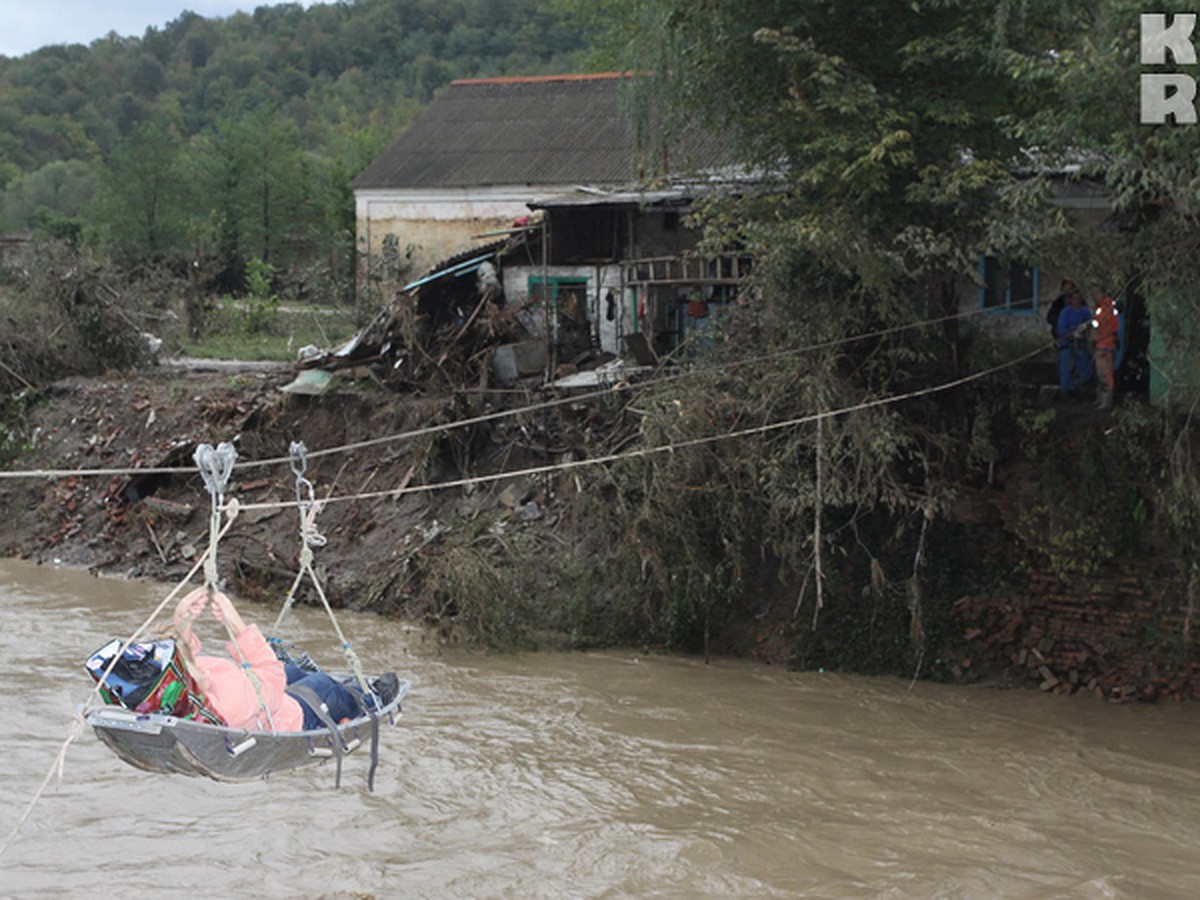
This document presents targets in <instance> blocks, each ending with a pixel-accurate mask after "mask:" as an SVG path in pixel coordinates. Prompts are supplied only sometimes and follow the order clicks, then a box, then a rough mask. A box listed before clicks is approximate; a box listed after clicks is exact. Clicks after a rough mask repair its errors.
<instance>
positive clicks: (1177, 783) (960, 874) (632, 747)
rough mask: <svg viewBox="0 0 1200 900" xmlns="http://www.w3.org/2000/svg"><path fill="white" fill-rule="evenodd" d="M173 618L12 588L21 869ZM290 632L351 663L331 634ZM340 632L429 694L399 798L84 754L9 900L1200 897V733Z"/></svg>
mask: <svg viewBox="0 0 1200 900" xmlns="http://www.w3.org/2000/svg"><path fill="white" fill-rule="evenodd" d="M165 591H166V589H165V588H162V587H161V586H157V585H147V584H129V583H123V582H118V581H106V580H100V579H96V578H92V577H89V576H88V575H86V574H84V573H80V572H77V571H70V570H62V569H54V568H51V567H35V566H32V565H29V564H26V563H18V562H4V561H0V608H2V614H3V620H2V621H3V628H0V650H2V652H0V685H3V690H0V758H2V759H3V765H4V779H3V785H4V790H3V800H0V831H2V834H0V839H2V838H3V836H5V835H8V834H9V833H10V831H11V829H12V828H13V826H14V824H15V823H16V822H17V820H18V818H19V816H20V814H21V812H22V810H23V808H24V807H25V806H26V804H27V803H28V801H29V800H30V799H31V798H32V797H33V796H34V795H35V793H36V791H37V789H38V786H39V785H40V784H41V782H42V779H43V778H44V777H45V776H46V773H47V772H48V771H49V770H50V767H51V765H52V763H53V761H54V759H55V756H56V755H57V753H58V750H59V748H60V747H61V746H62V744H63V741H64V739H65V738H66V736H67V734H68V731H69V726H70V722H71V720H72V716H73V714H74V711H75V709H76V707H77V706H78V704H80V703H81V702H83V701H84V700H85V699H86V698H87V696H88V692H89V690H90V686H89V682H88V680H87V676H86V675H85V673H84V672H83V670H82V668H81V661H82V659H83V658H84V657H85V656H86V655H87V654H88V653H89V652H90V651H91V650H93V649H95V648H96V647H97V646H99V645H100V644H101V643H103V642H104V641H105V640H106V639H108V638H109V637H113V636H127V635H128V634H130V633H131V632H132V631H133V630H134V628H136V627H137V626H138V625H139V624H140V623H141V621H142V620H143V619H144V618H145V617H146V615H147V614H148V613H149V611H150V610H151V609H153V607H154V606H155V605H156V603H157V602H158V600H159V599H161V598H162V597H163V596H164V595H165ZM246 612H247V613H248V617H252V618H256V619H258V620H259V621H267V622H270V621H272V620H273V618H274V616H273V611H270V610H266V609H265V608H260V607H254V606H248V607H247V609H246ZM290 621H291V625H290V627H288V628H287V629H286V630H287V634H286V636H287V637H288V638H289V639H291V640H294V641H296V642H297V643H300V644H301V645H303V646H305V647H306V648H307V649H309V650H310V651H312V652H313V653H314V655H315V656H317V657H318V659H321V660H324V661H326V662H328V663H336V662H337V657H338V656H340V654H339V653H337V651H336V644H335V642H334V640H333V639H332V632H331V629H330V628H329V625H328V620H327V619H325V618H324V615H323V614H322V613H320V612H318V611H316V610H309V609H305V610H300V611H298V612H297V613H296V614H295V616H294V618H292V619H291V620H290ZM339 622H340V623H341V625H342V627H343V629H344V630H345V631H346V633H347V636H348V637H349V638H350V639H351V640H352V641H353V642H354V645H355V647H356V649H357V650H358V652H359V654H360V656H361V657H362V659H363V662H364V665H365V667H366V668H367V669H368V670H378V669H381V668H396V669H397V670H398V671H399V672H400V673H401V675H402V676H403V677H406V678H408V679H409V680H411V681H412V684H413V689H412V692H411V694H410V696H409V699H408V702H407V704H406V708H405V715H404V717H403V719H401V721H400V722H399V723H398V724H397V726H396V727H394V728H388V729H386V730H385V732H384V735H383V740H382V760H381V764H380V768H379V772H378V775H377V778H376V791H375V793H373V794H372V793H368V792H367V790H366V768H367V766H366V763H367V758H366V755H365V754H363V755H362V756H359V755H357V754H356V755H355V756H354V757H352V758H350V759H349V760H347V763H346V770H345V773H344V776H343V783H342V788H341V790H335V789H334V772H333V767H332V765H330V766H325V767H320V768H316V769H310V770H306V771H304V772H301V773H293V774H286V775H279V776H275V777H273V778H271V779H270V780H267V781H256V782H253V783H250V784H240V785H238V784H219V783H216V782H211V781H208V780H201V779H193V778H187V777H183V776H163V775H152V774H146V773H143V772H140V771H138V770H136V769H133V768H131V767H130V766H128V765H126V764H125V763H123V762H121V761H119V760H118V759H117V758H116V757H115V756H113V755H112V754H111V753H110V752H109V751H108V750H106V749H105V748H104V747H103V745H101V744H100V742H99V740H98V739H97V738H96V737H95V736H94V735H93V734H92V733H91V732H90V731H85V732H84V733H82V734H81V735H80V736H79V737H78V739H77V740H75V742H74V743H73V744H71V745H70V747H69V749H68V751H67V755H66V766H65V770H64V773H63V779H62V781H61V783H59V784H58V785H57V786H56V785H54V784H53V783H52V784H51V786H50V787H49V788H48V789H47V790H46V791H45V793H44V794H43V795H42V796H41V798H40V800H39V801H38V802H37V803H36V804H35V806H34V807H33V811H32V813H31V815H30V816H29V819H28V820H27V822H26V824H25V825H24V826H23V827H22V828H21V830H20V831H19V832H18V833H17V836H16V838H15V840H14V841H13V842H12V844H11V846H10V848H9V850H8V852H7V853H6V854H5V856H4V857H3V858H0V896H4V897H9V896H11V897H91V896H97V895H115V896H122V897H132V896H140V897H147V896H153V897H188V898H201V897H222V898H240V897H364V896H367V897H369V896H374V897H381V898H384V897H403V898H414V897H472V898H474V897H522V898H528V897H553V898H558V897H680V898H686V897H797V896H802V897H954V898H958V897H1155V898H1158V897H1181V898H1182V897H1189V898H1190V897H1196V896H1200V839H1198V835H1200V704H1195V703H1193V704H1179V705H1164V706H1155V707H1150V706H1132V705H1130V706H1123V705H1115V704H1110V703H1102V702H1099V701H1096V700H1093V699H1091V698H1080V697H1076V698H1063V697H1049V696H1043V695H1040V694H1034V693H1029V692H1001V691H996V690H992V689H985V688H979V689H969V688H954V687H946V686H939V685H930V684H916V685H915V686H912V687H911V688H910V686H909V684H908V683H907V682H904V681H897V680H892V679H872V678H858V677H846V676H841V675H831V674H819V673H807V674H801V673H789V672H783V671H778V670H774V669H768V668H763V667H761V666H756V665H752V664H743V663H739V662H714V663H712V664H710V665H705V664H704V663H703V662H702V661H699V660H694V659H679V658H662V657H646V656H643V655H640V654H637V653H635V652H629V651H617V650H614V651H608V652H602V653H578V654H546V655H540V654H539V655H520V656H498V657H490V656H489V657H484V656H468V655H447V654H445V653H442V652H440V651H438V650H437V648H436V647H434V646H432V645H430V644H428V643H425V642H424V641H423V639H422V638H421V635H420V633H419V632H417V631H415V630H413V629H411V628H406V627H405V626H404V625H403V624H401V623H398V622H392V621H385V620H380V619H377V618H374V617H369V616H357V615H353V614H349V613H346V614H342V615H341V616H339ZM211 637H212V638H213V639H214V640H215V639H216V638H217V634H216V632H215V631H213V632H211Z"/></svg>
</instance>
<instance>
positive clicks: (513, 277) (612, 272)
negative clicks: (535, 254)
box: [502, 264, 629, 355]
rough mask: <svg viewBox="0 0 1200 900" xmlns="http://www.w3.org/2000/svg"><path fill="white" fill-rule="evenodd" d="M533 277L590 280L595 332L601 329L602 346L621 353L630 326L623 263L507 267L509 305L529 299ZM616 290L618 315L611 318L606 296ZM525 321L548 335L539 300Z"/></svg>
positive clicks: (590, 311) (589, 299) (523, 316)
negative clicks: (623, 288)
mask: <svg viewBox="0 0 1200 900" xmlns="http://www.w3.org/2000/svg"><path fill="white" fill-rule="evenodd" d="M530 278H539V279H540V278H581V279H585V280H586V281H587V316H588V323H589V324H590V326H591V328H592V330H593V332H596V331H597V330H598V332H599V338H600V349H602V350H607V351H608V352H609V353H615V354H618V355H619V354H620V344H621V335H623V334H624V333H625V332H626V331H627V330H628V328H629V322H628V316H629V311H628V309H627V306H628V304H627V303H624V302H622V292H621V267H620V266H617V265H608V266H548V267H546V268H542V267H541V266H515V265H512V264H510V265H507V266H505V267H504V272H503V274H502V280H503V282H504V297H505V302H506V304H507V305H509V306H522V305H524V304H525V303H527V302H528V301H529V279H530ZM609 290H612V293H613V301H614V318H613V320H612V321H609V320H608V318H607V315H606V313H607V303H606V301H605V297H606V295H607V293H608V291H609ZM521 322H522V324H523V325H524V326H525V327H526V328H527V329H528V330H529V332H530V333H531V334H535V335H538V336H544V335H545V333H546V328H545V313H544V311H543V309H542V307H541V305H540V304H539V305H538V306H536V307H533V308H530V309H528V310H526V311H525V312H524V313H522V314H521Z"/></svg>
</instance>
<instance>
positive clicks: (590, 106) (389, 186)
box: [325, 74, 749, 381]
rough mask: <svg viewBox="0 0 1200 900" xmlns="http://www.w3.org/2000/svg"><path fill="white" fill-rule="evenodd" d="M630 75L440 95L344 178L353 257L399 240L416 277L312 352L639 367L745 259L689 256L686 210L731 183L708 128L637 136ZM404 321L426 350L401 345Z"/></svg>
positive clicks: (559, 366) (699, 321)
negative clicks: (352, 330)
mask: <svg viewBox="0 0 1200 900" xmlns="http://www.w3.org/2000/svg"><path fill="white" fill-rule="evenodd" d="M627 83H628V77H627V76H620V75H617V74H603V75H585V76H550V77H543V78H526V79H521V78H518V79H513V78H502V79H484V80H476V81H458V82H454V83H452V84H451V85H449V86H448V87H447V88H446V89H445V90H444V91H443V92H442V93H441V94H439V95H438V97H437V98H436V99H435V100H434V102H433V103H432V104H431V105H430V107H429V108H428V110H427V111H426V112H425V114H424V115H422V116H421V117H420V118H418V120H417V121H416V122H414V123H413V125H412V126H411V127H410V128H409V129H408V130H407V131H406V132H405V133H404V135H403V136H402V137H401V138H400V139H399V140H398V141H396V143H395V144H393V145H392V146H391V147H389V148H388V150H387V151H385V152H384V153H383V154H382V155H381V156H380V157H379V158H378V159H376V160H375V161H374V162H372V163H371V164H370V165H369V166H368V167H367V169H365V170H364V171H363V173H362V174H361V175H359V176H358V178H357V179H355V181H354V190H355V197H356V208H357V228H358V243H359V248H360V253H361V254H362V255H363V256H364V258H366V259H367V260H368V266H367V269H368V270H370V268H371V265H372V262H371V261H372V260H378V259H379V258H382V257H385V256H387V255H389V254H390V255H391V256H392V257H393V258H394V257H395V255H396V254H397V253H399V252H400V251H399V250H398V248H403V256H404V258H405V259H408V260H411V261H412V263H413V269H414V271H413V272H410V275H411V274H417V273H420V274H419V277H415V278H410V279H409V280H407V283H403V284H401V283H399V282H397V283H396V285H395V286H394V287H393V288H391V289H390V290H388V291H387V292H385V293H386V295H387V296H385V301H386V302H385V304H384V306H385V308H384V310H383V311H381V314H380V316H379V317H377V319H376V321H375V322H373V323H372V324H371V326H369V327H368V328H367V329H366V330H365V331H364V332H363V333H362V334H360V335H359V336H357V337H356V338H355V339H354V340H353V341H352V342H351V343H350V344H349V345H347V347H344V348H342V349H341V350H339V351H338V353H337V355H336V357H337V358H336V359H334V360H326V361H325V363H326V364H329V363H335V364H336V363H337V362H339V361H340V362H341V363H342V364H354V363H356V362H361V361H363V360H368V359H377V358H380V357H387V358H388V359H391V360H393V362H392V365H393V367H395V368H397V369H405V368H407V369H408V370H409V371H410V377H413V378H416V379H418V380H419V378H420V376H419V375H418V373H417V372H416V370H417V369H419V368H421V364H422V363H424V367H425V368H426V369H427V368H428V367H429V366H430V365H434V366H438V367H442V368H443V369H445V367H446V366H447V365H448V364H451V363H453V362H454V361H455V360H457V362H458V363H459V365H460V366H461V365H466V366H467V369H468V370H469V371H461V372H457V373H454V375H453V376H452V375H451V373H450V372H449V371H447V372H445V374H446V375H447V377H454V378H455V380H459V379H462V378H471V379H474V378H475V377H476V375H478V377H479V378H480V379H481V380H489V379H492V378H495V379H498V380H499V381H512V380H514V379H516V378H519V377H523V376H526V375H534V374H539V375H543V376H545V377H549V378H553V377H556V376H561V375H565V374H569V373H571V372H573V371H576V370H578V369H584V368H589V367H595V366H596V365H599V364H602V363H603V362H604V361H606V360H611V359H614V358H616V357H619V356H633V357H634V358H636V359H637V360H638V361H639V362H642V363H645V364H649V363H652V362H654V361H655V360H656V359H657V358H658V357H659V356H661V355H662V354H664V353H669V352H671V351H672V350H673V349H674V348H676V347H677V346H678V345H679V344H680V343H681V342H683V341H684V339H685V338H687V337H689V336H690V335H692V334H693V333H696V332H703V330H704V329H705V328H706V327H707V326H708V324H709V323H710V322H711V321H712V320H713V319H714V318H716V317H717V316H718V315H719V312H720V310H721V309H722V308H723V306H724V305H725V304H727V303H730V302H734V301H735V299H736V298H737V297H738V289H739V285H740V284H741V283H742V280H743V279H744V277H745V276H746V275H747V274H748V271H749V259H748V257H747V256H746V255H744V254H739V253H736V252H731V253H728V254H720V255H717V256H712V257H703V256H700V255H698V254H696V252H695V247H696V243H697V239H698V235H697V234H696V233H695V232H694V231H693V230H691V229H689V228H688V227H687V214H688V212H689V210H690V208H691V206H692V204H693V203H694V202H695V201H696V200H697V199H699V198H701V197H703V196H705V195H706V194H707V193H710V192H712V191H715V190H729V189H731V188H733V187H735V186H736V184H737V183H738V182H737V179H734V178H731V177H730V174H729V172H728V170H727V169H725V168H723V167H724V166H726V163H727V159H726V153H725V149H724V145H723V143H722V142H720V141H718V140H716V139H714V138H713V137H712V136H709V135H697V134H690V135H687V136H686V137H685V139H682V140H680V141H678V142H677V143H676V144H673V145H672V146H671V147H669V148H666V149H664V148H663V146H662V145H661V144H659V145H658V146H657V147H654V148H649V147H646V146H644V144H643V143H642V142H641V141H640V140H639V136H638V130H637V129H636V128H635V126H634V121H633V119H632V118H631V117H630V116H629V114H628V113H627V112H626V111H625V108H624V103H623V99H622V89H623V86H627ZM416 322H420V323H422V327H423V328H424V329H426V331H427V332H428V333H430V334H432V335H433V336H434V337H435V340H434V341H433V344H436V345H439V347H440V349H434V348H433V345H431V344H429V343H428V342H426V341H421V342H418V344H414V342H413V339H412V336H411V335H412V333H413V328H414V327H415V323H416ZM402 335H408V337H407V338H404V337H402ZM402 344H403V345H404V346H403V347H402V346H401V345H402ZM450 344H454V345H455V346H453V347H451V346H449V345H450ZM419 357H426V358H425V359H423V360H422V359H419ZM402 358H403V361H402ZM485 361H486V365H484V363H485ZM426 374H428V373H426Z"/></svg>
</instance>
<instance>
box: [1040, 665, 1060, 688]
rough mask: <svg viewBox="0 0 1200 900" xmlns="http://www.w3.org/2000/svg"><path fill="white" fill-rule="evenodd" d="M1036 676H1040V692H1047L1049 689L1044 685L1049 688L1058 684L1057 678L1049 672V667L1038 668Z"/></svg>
mask: <svg viewBox="0 0 1200 900" xmlns="http://www.w3.org/2000/svg"><path fill="white" fill-rule="evenodd" d="M1038 674H1039V675H1041V676H1042V690H1043V691H1045V690H1049V688H1047V687H1046V685H1050V687H1054V686H1055V685H1056V684H1058V683H1059V680H1058V678H1057V677H1055V675H1054V673H1053V672H1051V671H1050V667H1049V666H1042V667H1040V668H1039V669H1038Z"/></svg>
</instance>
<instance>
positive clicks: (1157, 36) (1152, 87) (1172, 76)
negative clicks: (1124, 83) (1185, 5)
mask: <svg viewBox="0 0 1200 900" xmlns="http://www.w3.org/2000/svg"><path fill="white" fill-rule="evenodd" d="M1195 28H1196V14H1195V13H1177V14H1176V15H1175V16H1173V17H1172V19H1171V24H1170V25H1169V26H1168V25H1167V16H1166V14H1165V13H1146V14H1145V15H1143V16H1142V56H1141V61H1142V65H1143V66H1163V65H1166V63H1167V52H1168V51H1170V54H1171V59H1172V61H1173V62H1174V63H1175V65H1176V66H1194V65H1195V64H1196V48H1195V46H1194V45H1193V44H1192V31H1193V30H1194V29H1195ZM1141 86H1142V123H1143V124H1145V125H1162V124H1163V123H1165V122H1166V121H1167V116H1170V117H1172V118H1173V119H1174V121H1175V124H1176V125H1192V124H1195V122H1196V79H1195V78H1193V77H1192V76H1191V75H1182V74H1179V73H1177V72H1143V73H1142V84H1141Z"/></svg>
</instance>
